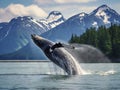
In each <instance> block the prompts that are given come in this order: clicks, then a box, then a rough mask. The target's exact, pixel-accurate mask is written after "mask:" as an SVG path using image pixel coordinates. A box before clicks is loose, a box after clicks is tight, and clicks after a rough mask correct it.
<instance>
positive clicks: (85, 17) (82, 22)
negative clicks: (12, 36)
mask: <svg viewBox="0 0 120 90" xmlns="http://www.w3.org/2000/svg"><path fill="white" fill-rule="evenodd" d="M111 23H112V24H120V15H119V14H118V13H117V12H116V11H115V10H113V9H111V8H110V7H108V6H107V5H102V6H100V7H98V8H97V9H95V10H94V11H92V12H91V13H90V14H86V13H84V12H82V13H80V14H77V15H74V16H72V17H70V18H69V19H68V20H66V21H65V22H63V23H62V24H60V25H58V26H57V27H55V28H53V29H51V30H50V31H47V32H45V33H43V34H42V35H41V36H43V37H45V38H48V39H50V40H53V41H58V40H59V41H60V40H62V41H65V42H66V41H67V42H68V40H70V38H71V36H72V34H76V35H80V34H82V33H83V32H85V30H86V29H87V28H90V27H95V28H98V27H99V26H101V25H105V26H106V27H109V26H110V25H111Z"/></svg>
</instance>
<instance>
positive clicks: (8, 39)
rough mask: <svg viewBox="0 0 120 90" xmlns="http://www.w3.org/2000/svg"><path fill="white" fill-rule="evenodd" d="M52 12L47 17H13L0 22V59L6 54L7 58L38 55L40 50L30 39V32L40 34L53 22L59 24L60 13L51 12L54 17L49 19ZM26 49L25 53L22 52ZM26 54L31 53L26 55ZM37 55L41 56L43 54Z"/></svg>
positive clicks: (50, 26) (55, 24) (49, 27)
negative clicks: (5, 21)
mask: <svg viewBox="0 0 120 90" xmlns="http://www.w3.org/2000/svg"><path fill="white" fill-rule="evenodd" d="M52 13H53V12H51V13H50V15H49V16H48V17H49V18H48V17H47V18H46V19H41V20H36V19H34V18H32V17H30V16H23V17H17V18H13V19H12V20H11V21H10V22H8V23H0V59H4V58H5V57H6V55H7V57H8V58H7V59H10V57H11V58H12V57H13V59H14V57H15V59H16V58H21V57H20V56H22V58H23V59H26V55H27V59H31V58H37V56H36V55H39V54H40V53H41V52H40V50H39V49H38V48H37V47H36V45H35V44H34V43H33V41H32V40H31V34H38V35H40V34H41V33H44V32H46V31H48V30H50V29H51V28H52V27H53V24H54V27H55V26H57V25H59V24H60V22H61V20H62V18H61V17H60V15H61V13H59V14H58V12H56V14H55V15H54V13H53V15H54V17H55V18H54V19H53V20H52V19H50V18H51V15H52ZM61 16H62V15H61ZM50 20H51V21H50ZM62 22H63V21H62ZM62 22H61V23H62ZM23 48H24V49H23ZM26 51H27V53H24V52H26ZM31 51H33V52H31ZM28 52H29V53H28ZM31 53H32V54H31ZM28 54H31V55H29V57H28ZM16 55H17V56H16ZM32 55H33V57H32ZM9 56H10V57H9ZM2 57H3V58H2ZM38 57H43V55H42V56H38Z"/></svg>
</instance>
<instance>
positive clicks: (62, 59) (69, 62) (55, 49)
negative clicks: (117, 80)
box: [31, 34, 83, 75]
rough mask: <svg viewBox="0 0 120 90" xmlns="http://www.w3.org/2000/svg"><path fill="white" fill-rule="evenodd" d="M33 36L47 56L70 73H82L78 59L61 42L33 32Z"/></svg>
mask: <svg viewBox="0 0 120 90" xmlns="http://www.w3.org/2000/svg"><path fill="white" fill-rule="evenodd" d="M31 38H32V40H33V42H34V43H35V44H36V45H37V46H38V47H39V48H40V49H41V50H42V51H43V53H44V54H45V55H46V56H47V58H48V59H49V60H51V61H52V62H53V63H54V64H56V65H57V66H59V67H60V68H62V69H63V70H64V71H65V72H66V73H67V74H68V75H80V74H82V73H83V71H82V69H81V67H80V65H79V64H78V62H77V61H76V59H75V58H74V57H73V56H72V54H70V53H69V52H68V51H67V50H66V49H65V48H64V46H63V45H62V44H61V43H55V42H52V41H50V40H48V39H45V38H43V37H41V36H39V35H36V34H32V35H31Z"/></svg>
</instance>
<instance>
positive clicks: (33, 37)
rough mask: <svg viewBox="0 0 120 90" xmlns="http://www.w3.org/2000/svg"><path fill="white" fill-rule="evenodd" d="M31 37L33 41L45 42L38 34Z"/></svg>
mask: <svg viewBox="0 0 120 90" xmlns="http://www.w3.org/2000/svg"><path fill="white" fill-rule="evenodd" d="M31 37H32V39H33V40H43V38H42V37H40V36H38V35H36V34H31Z"/></svg>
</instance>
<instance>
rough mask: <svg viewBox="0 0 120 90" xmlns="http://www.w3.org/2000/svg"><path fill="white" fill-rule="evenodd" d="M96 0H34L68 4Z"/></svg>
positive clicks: (42, 2)
mask: <svg viewBox="0 0 120 90" xmlns="http://www.w3.org/2000/svg"><path fill="white" fill-rule="evenodd" d="M93 1H96V0H34V2H35V3H36V4H39V5H40V4H54V3H57V4H66V3H88V2H93Z"/></svg>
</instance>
